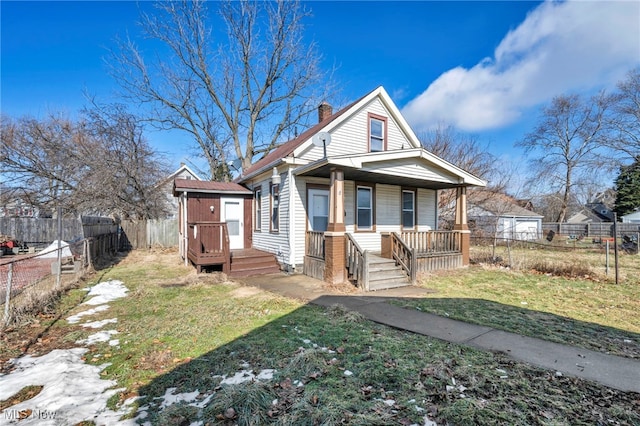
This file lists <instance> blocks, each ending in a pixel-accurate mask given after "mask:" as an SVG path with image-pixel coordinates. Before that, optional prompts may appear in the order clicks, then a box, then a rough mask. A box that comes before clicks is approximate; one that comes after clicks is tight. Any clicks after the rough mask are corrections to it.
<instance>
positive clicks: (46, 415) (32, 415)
mask: <svg viewBox="0 0 640 426" xmlns="http://www.w3.org/2000/svg"><path fill="white" fill-rule="evenodd" d="M3 414H4V418H5V420H25V419H38V420H53V419H55V418H56V414H57V413H56V412H55V411H51V410H37V409H36V410H30V409H26V410H11V409H7V410H4V412H3Z"/></svg>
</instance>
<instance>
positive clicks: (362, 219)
mask: <svg viewBox="0 0 640 426" xmlns="http://www.w3.org/2000/svg"><path fill="white" fill-rule="evenodd" d="M356 210H357V211H356V226H357V229H358V230H360V231H370V230H373V188H371V187H369V186H358V187H357V189H356Z"/></svg>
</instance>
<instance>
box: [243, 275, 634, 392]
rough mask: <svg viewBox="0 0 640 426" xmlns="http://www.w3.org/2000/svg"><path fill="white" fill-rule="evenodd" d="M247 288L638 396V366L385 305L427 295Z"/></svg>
mask: <svg viewBox="0 0 640 426" xmlns="http://www.w3.org/2000/svg"><path fill="white" fill-rule="evenodd" d="M242 281H243V282H244V283H246V284H248V285H252V286H255V287H260V288H262V289H264V290H267V291H270V292H273V293H277V294H280V295H282V296H286V297H290V298H294V299H298V300H301V301H305V302H309V303H312V304H315V305H320V306H331V305H334V304H341V305H343V306H345V307H346V308H347V309H349V310H352V311H356V312H359V313H361V314H362V315H364V317H365V318H367V319H369V320H371V321H374V322H377V323H380V324H385V325H389V326H391V327H395V328H398V329H402V330H407V331H411V332H414V333H419V334H422V335H425V336H431V337H435V338H437V339H441V340H445V341H448V342H452V343H457V344H463V345H468V346H472V347H475V348H478V349H483V350H488V351H494V352H495V351H498V352H503V353H505V354H506V355H508V356H510V357H512V358H513V359H516V360H518V361H523V362H527V363H529V364H532V365H536V366H538V367H542V368H545V369H549V370H552V371H559V372H561V373H562V374H564V375H567V376H575V377H579V378H582V379H587V380H593V381H596V382H599V383H602V384H603V385H606V386H609V387H612V388H614V389H619V390H621V391H632V392H639V393H640V360H634V359H630V358H624V357H619V356H614V355H607V354H604V353H601V352H596V351H591V350H587V349H582V348H577V347H573V346H567V345H561V344H558V343H552V342H548V341H546V340H542V339H535V338H532V337H525V336H521V335H519V334H515V333H509V332H506V331H501V330H496V329H494V328H491V327H484V326H479V325H475V324H469V323H466V322H462V321H457V320H453V319H450V318H444V317H441V316H438V315H433V314H429V313H426V312H420V311H418V310H415V309H406V308H401V307H399V306H395V305H392V304H390V303H388V301H389V300H391V299H402V298H414V297H423V296H424V295H425V294H427V293H429V292H430V291H429V290H427V289H423V288H419V287H401V288H395V289H390V290H382V291H376V292H370V293H362V292H359V293H352V294H339V293H337V292H335V291H329V290H327V288H326V287H325V286H324V283H323V282H322V281H319V280H315V279H313V278H310V277H307V276H305V275H301V274H294V275H284V274H275V275H263V276H256V277H249V278H244V279H242Z"/></svg>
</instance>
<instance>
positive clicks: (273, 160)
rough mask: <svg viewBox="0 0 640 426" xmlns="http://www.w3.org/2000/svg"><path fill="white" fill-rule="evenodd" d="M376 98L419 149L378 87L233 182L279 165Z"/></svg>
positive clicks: (417, 143) (279, 149)
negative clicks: (318, 134)
mask: <svg viewBox="0 0 640 426" xmlns="http://www.w3.org/2000/svg"><path fill="white" fill-rule="evenodd" d="M376 97H378V98H379V99H380V100H381V101H382V103H383V104H384V105H385V107H386V108H387V109H388V110H389V113H390V115H391V116H392V117H393V118H394V120H395V121H396V123H397V124H398V126H399V127H400V128H401V129H402V131H403V132H404V133H405V134H406V136H407V138H408V139H409V142H410V143H411V144H412V145H413V147H414V148H419V147H420V146H421V144H420V141H419V140H418V138H417V137H416V135H415V133H414V132H413V130H412V129H411V127H410V126H409V124H408V123H407V122H406V120H405V119H404V117H403V116H402V114H401V113H400V110H399V109H398V108H397V107H396V105H395V104H394V103H393V101H392V100H391V97H390V96H389V94H388V93H387V92H386V91H385V90H384V87H382V86H379V87H378V88H376V89H375V90H373V91H371V92H369V93H368V94H366V95H365V96H363V97H361V98H360V99H358V100H356V101H355V102H353V103H351V104H349V105H347V106H346V107H344V108H343V109H341V110H340V111H338V112H336V113H335V114H333V115H331V116H329V117H328V118H326V119H324V120H323V121H321V122H320V123H318V124H316V125H315V126H313V127H311V128H310V129H308V130H306V131H305V132H304V133H302V134H300V135H299V136H298V137H297V138H295V139H293V140H290V141H289V142H285V143H284V144H282V145H280V146H279V147H278V148H276V149H274V150H273V151H271V152H270V153H269V154H267V155H266V156H265V157H263V158H262V159H260V160H259V161H258V162H256V163H254V164H253V165H251V166H250V167H249V168H247V170H244V171H243V173H242V175H241V176H239V177H238V178H237V179H235V182H243V181H246V180H248V179H250V178H252V177H254V176H256V175H257V174H260V173H262V172H264V171H266V170H268V169H270V168H272V167H273V166H276V165H277V164H279V163H280V162H281V161H282V160H283V159H284V158H285V157H287V156H291V155H292V154H294V151H297V150H303V149H305V148H306V147H307V146H309V145H311V144H312V141H311V138H312V137H313V135H315V134H317V133H319V132H321V131H330V130H332V129H333V128H335V127H337V126H338V125H340V124H341V123H342V122H343V121H345V120H347V119H348V118H349V117H351V116H352V115H353V114H355V113H356V112H357V111H358V110H360V108H361V107H363V106H364V105H366V104H368V103H369V102H371V101H372V100H373V99H375V98H376Z"/></svg>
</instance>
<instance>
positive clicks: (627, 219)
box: [620, 211, 640, 223]
mask: <svg viewBox="0 0 640 426" xmlns="http://www.w3.org/2000/svg"><path fill="white" fill-rule="evenodd" d="M620 219H621V220H622V223H640V211H637V212H634V213H629V214H626V215H624V216H620Z"/></svg>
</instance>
